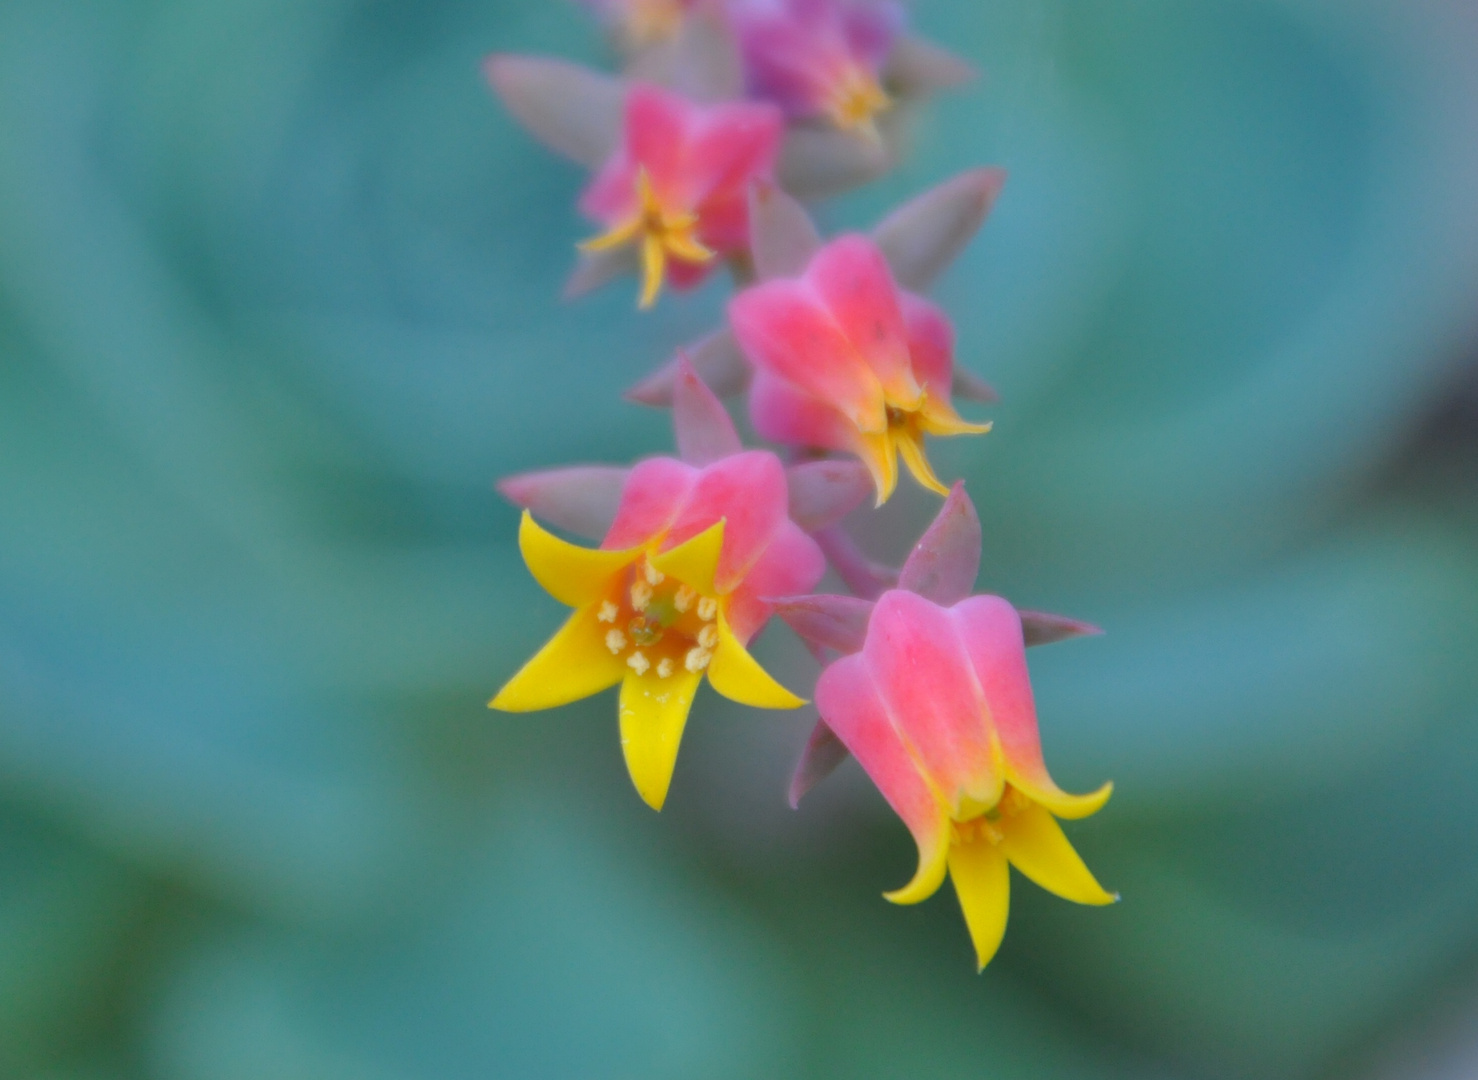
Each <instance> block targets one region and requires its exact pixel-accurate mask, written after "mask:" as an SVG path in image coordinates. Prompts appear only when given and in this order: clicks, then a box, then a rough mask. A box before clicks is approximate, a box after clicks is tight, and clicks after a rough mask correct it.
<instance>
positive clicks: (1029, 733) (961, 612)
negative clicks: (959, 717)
mask: <svg viewBox="0 0 1478 1080" xmlns="http://www.w3.org/2000/svg"><path fill="white" fill-rule="evenodd" d="M952 614H953V615H954V618H955V621H956V623H957V624H958V625H959V627H960V636H961V638H962V639H963V640H964V642H965V648H966V650H967V651H968V653H969V655H970V664H971V666H972V667H973V668H974V669H975V677H976V678H977V679H978V680H979V681H980V689H981V691H982V692H983V693H984V694H985V701H986V705H987V707H988V708H989V710H990V720H991V725H992V726H993V727H994V729H995V732H996V737H997V738H998V739H999V740H1000V743H1001V750H1002V753H1003V754H1004V756H1005V760H1006V765H1007V767H1008V768H1009V769H1011V770H1012V771H1013V772H1015V773H1016V774H1018V775H1020V776H1021V777H1022V779H1024V780H1027V781H1030V782H1032V783H1034V784H1037V785H1045V786H1048V787H1051V788H1052V789H1053V790H1055V789H1056V785H1055V784H1053V783H1052V778H1051V777H1050V776H1049V775H1048V774H1047V766H1046V764H1045V763H1044V762H1043V760H1042V738H1041V735H1040V733H1039V732H1038V730H1037V707H1036V704H1035V703H1034V701H1033V699H1032V684H1031V676H1030V674H1029V673H1028V672H1027V667H1026V643H1025V641H1024V639H1023V637H1022V632H1021V617H1020V616H1019V615H1018V614H1017V613H1016V609H1015V608H1014V607H1012V606H1011V604H1010V602H1008V601H1006V600H1003V599H1001V598H1000V597H999V596H972V597H970V599H968V600H965V601H963V602H962V603H960V604H957V605H956V606H955V607H954V609H953V612H952Z"/></svg>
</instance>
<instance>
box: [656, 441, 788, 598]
mask: <svg viewBox="0 0 1478 1080" xmlns="http://www.w3.org/2000/svg"><path fill="white" fill-rule="evenodd" d="M786 504H787V492H786V487H785V467H784V466H782V465H781V464H780V459H779V458H777V457H776V456H775V455H774V454H772V453H770V452H769V451H767V450H749V451H746V452H744V453H742V454H734V455H732V456H730V457H726V458H724V459H723V460H722V461H717V462H714V463H713V464H712V465H709V466H708V467H707V468H705V469H703V470H702V471H701V472H700V473H699V474H698V476H697V478H696V480H695V481H694V483H693V487H692V490H691V493H690V494H689V495H688V498H687V500H686V502H685V503H684V504H683V506H682V509H681V510H680V511H679V513H678V516H677V520H675V521H674V522H673V524H672V531H671V532H670V533H669V534H668V537H667V540H666V541H665V542H664V544H663V548H664V550H665V549H667V548H672V547H676V546H677V545H678V544H681V543H683V542H684V541H685V540H690V539H692V538H693V537H695V536H697V535H698V534H699V533H700V532H703V531H704V530H705V529H707V528H709V527H710V526H711V525H713V524H714V523H715V522H717V521H718V520H719V519H720V518H722V519H724V520H725V521H726V522H727V524H726V525H725V526H724V547H723V553H722V555H721V556H720V557H719V565H718V571H717V573H716V574H715V576H714V580H715V582H716V584H717V585H718V588H719V591H721V592H728V591H729V590H731V589H733V588H734V587H735V586H736V585H738V584H739V582H740V581H742V580H743V579H744V576H745V575H746V574H747V573H749V571H750V569H751V568H752V567H753V566H754V564H755V563H756V562H757V561H758V559H759V557H760V556H761V555H762V554H764V551H765V548H766V547H767V546H768V545H769V544H770V541H771V540H772V539H773V538H774V536H775V534H776V532H777V531H778V530H779V529H780V527H781V525H782V524H784V523H786V521H787V518H786Z"/></svg>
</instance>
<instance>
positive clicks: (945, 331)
mask: <svg viewBox="0 0 1478 1080" xmlns="http://www.w3.org/2000/svg"><path fill="white" fill-rule="evenodd" d="M903 322H904V326H905V328H906V333H907V335H908V352H909V356H910V357H912V359H913V374H914V378H915V379H917V380H918V382H919V385H920V386H927V387H928V388H929V396H930V397H931V398H933V399H934V400H935V401H944V402H948V401H949V400H950V395H951V393H952V391H953V389H954V366H955V359H954V357H955V328H954V326H953V325H952V324H951V323H950V321H949V316H947V315H946V314H945V313H944V311H943V309H942V308H940V307H939V305H937V304H932V303H930V302H929V301H928V300H925V299H924V298H923V297H922V296H915V295H914V294H913V293H904V294H903Z"/></svg>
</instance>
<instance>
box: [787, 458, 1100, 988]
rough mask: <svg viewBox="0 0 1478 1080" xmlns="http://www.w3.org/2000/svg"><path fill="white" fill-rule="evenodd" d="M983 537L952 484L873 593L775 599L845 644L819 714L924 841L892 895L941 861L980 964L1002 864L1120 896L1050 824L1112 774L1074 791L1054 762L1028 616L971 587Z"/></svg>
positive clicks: (916, 892)
mask: <svg viewBox="0 0 1478 1080" xmlns="http://www.w3.org/2000/svg"><path fill="white" fill-rule="evenodd" d="M979 539H980V526H979V521H978V519H977V518H976V517H975V511H974V507H973V506H971V505H970V501H969V499H968V498H967V497H966V496H965V493H964V489H963V488H962V487H959V486H957V487H956V488H955V489H954V491H953V492H952V494H951V497H950V499H949V501H948V502H946V504H945V506H944V508H943V509H942V510H941V511H940V515H939V517H938V519H936V521H935V524H934V525H933V526H932V527H931V528H930V530H929V532H928V533H927V534H926V535H925V537H924V539H923V540H922V541H921V542H920V544H919V546H918V548H916V549H915V551H914V553H913V555H911V556H910V558H909V560H908V562H907V563H905V565H904V567H903V570H902V571H901V574H900V578H899V588H897V589H893V590H890V591H888V592H885V593H883V595H882V596H881V597H880V598H879V599H878V600H877V601H876V602H875V603H874V602H870V601H866V600H861V599H858V598H854V597H810V598H804V599H800V600H797V601H795V602H794V603H793V604H783V605H782V606H781V613H782V615H783V616H784V617H785V618H786V619H787V621H789V622H791V624H792V625H793V626H796V627H797V629H799V630H801V631H802V633H804V634H806V635H807V636H808V637H810V638H811V639H812V640H813V641H820V642H822V643H824V644H825V645H826V646H827V647H831V648H839V649H841V650H844V651H846V652H847V655H845V656H843V657H842V658H841V659H839V660H837V661H836V662H835V663H833V664H831V665H830V666H828V667H827V668H826V670H825V671H823V672H822V674H821V678H820V680H819V681H818V683H817V686H816V704H817V707H818V709H819V710H820V713H821V717H822V723H823V724H824V725H825V731H826V732H827V733H828V736H829V737H831V738H834V739H835V740H836V741H837V742H839V743H840V745H841V746H842V747H844V748H845V749H846V750H847V751H850V752H851V753H852V754H853V755H854V756H855V757H856V758H857V760H858V762H859V763H860V764H861V765H862V767H863V769H864V770H865V771H866V772H867V774H868V776H869V777H870V778H871V779H872V780H873V782H874V783H875V784H877V786H878V789H879V790H880V791H881V792H882V794H883V796H884V798H885V799H887V801H888V803H889V805H890V806H892V807H893V809H894V810H895V811H896V812H897V813H898V815H899V816H900V817H901V818H902V819H903V821H904V823H905V824H906V825H907V826H908V828H909V831H910V832H912V833H913V836H914V839H915V841H916V842H917V844H918V849H919V864H918V870H917V872H916V873H915V875H914V877H913V880H912V881H910V882H909V883H908V884H907V885H905V886H904V887H903V888H901V889H898V890H896V891H894V892H891V893H887V894H885V895H886V896H887V898H888V899H889V900H892V901H893V902H895V903H900V904H908V903H916V902H918V901H920V900H923V899H925V898H926V897H928V896H930V895H932V894H933V893H934V892H935V891H936V890H937V889H938V888H939V886H940V884H941V883H942V882H943V881H944V878H945V876H946V874H948V876H949V877H950V878H951V879H952V880H953V882H954V886H955V891H956V893H957V894H958V896H959V900H960V905H961V907H962V909H963V910H964V914H965V921H966V924H967V925H968V927H969V930H970V935H971V938H972V940H973V941H974V944H975V951H976V958H977V961H978V963H979V966H980V967H981V968H984V967H985V965H986V963H987V962H988V961H989V960H990V958H991V957H992V956H993V955H994V954H995V951H996V949H997V947H998V946H999V945H1000V941H1001V936H1002V934H1003V933H1004V932H1005V927H1006V914H1007V910H1008V900H1009V875H1008V866H1013V865H1014V866H1015V867H1016V868H1017V869H1018V870H1020V871H1021V872H1022V873H1023V874H1025V875H1026V876H1027V877H1029V878H1031V879H1032V880H1033V881H1035V882H1036V883H1037V884H1038V885H1041V886H1042V887H1043V888H1045V889H1047V890H1049V891H1051V892H1053V893H1056V894H1057V895H1058V896H1061V897H1064V898H1065V899H1068V900H1073V901H1076V902H1078V903H1083V904H1107V903H1111V902H1113V900H1114V899H1115V897H1113V896H1112V895H1110V894H1109V893H1107V892H1105V891H1104V889H1103V888H1102V887H1101V886H1100V885H1099V884H1098V882H1097V881H1096V880H1095V879H1094V877H1093V875H1092V874H1091V873H1090V872H1089V871H1088V869H1087V867H1086V866H1084V864H1083V861H1082V859H1080V858H1079V857H1078V855H1077V853H1076V852H1075V851H1074V850H1073V848H1072V845H1071V844H1070V843H1069V842H1068V840H1067V838H1066V836H1064V834H1063V832H1062V828H1061V827H1060V826H1059V825H1058V824H1057V818H1081V817H1086V816H1088V815H1089V814H1092V813H1094V812H1096V811H1097V810H1098V809H1099V808H1100V807H1102V806H1103V804H1104V803H1105V802H1106V801H1107V799H1108V797H1109V794H1110V792H1111V791H1112V785H1111V784H1105V785H1104V786H1103V787H1102V788H1100V789H1099V790H1098V791H1096V792H1094V793H1093V794H1090V795H1069V794H1067V793H1066V792H1064V791H1062V790H1061V789H1060V788H1058V786H1057V785H1056V783H1054V782H1053V780H1052V778H1051V776H1050V775H1049V774H1048V772H1047V768H1046V765H1045V763H1044V761H1043V758H1042V748H1041V740H1040V736H1039V734H1038V729H1037V717H1036V709H1035V705H1034V704H1033V700H1032V689H1031V682H1030V679H1029V676H1028V673H1027V666H1026V652H1025V649H1026V638H1025V633H1024V631H1023V620H1022V617H1021V615H1020V614H1019V613H1018V612H1017V610H1016V609H1015V608H1014V607H1013V606H1012V605H1011V604H1010V603H1009V602H1007V601H1006V600H1003V599H1001V598H1000V597H998V596H970V595H968V593H969V591H970V588H971V587H972V585H973V582H974V578H975V571H976V568H977V566H978V562H979V551H980V547H979ZM1064 622H1066V620H1064ZM818 730H821V729H818ZM824 741H825V740H824V738H823V739H818V738H817V737H814V736H813V739H812V744H813V747H812V749H811V750H810V751H809V753H810V754H818V753H819V754H820V755H821V756H823V757H827V758H828V759H832V758H835V757H836V753H835V751H834V750H830V749H827V748H826V747H825V745H824ZM818 743H819V744H822V745H820V746H819V747H818V745H817V744H818ZM804 766H805V763H804V762H803V767H804Z"/></svg>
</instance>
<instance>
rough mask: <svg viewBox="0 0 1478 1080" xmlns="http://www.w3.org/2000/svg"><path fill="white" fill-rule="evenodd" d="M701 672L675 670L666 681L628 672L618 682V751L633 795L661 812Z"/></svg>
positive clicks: (701, 676)
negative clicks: (619, 750) (636, 793)
mask: <svg viewBox="0 0 1478 1080" xmlns="http://www.w3.org/2000/svg"><path fill="white" fill-rule="evenodd" d="M702 681H703V675H702V673H701V672H697V673H695V672H691V671H684V670H679V671H677V672H675V673H674V674H672V675H671V676H669V677H668V678H665V679H659V678H658V677H657V676H656V675H653V674H647V675H644V676H643V675H637V674H635V673H634V672H630V671H628V672H627V673H626V677H625V678H624V679H623V680H622V682H621V702H620V717H621V751H622V753H623V755H624V756H625V758H626V771H627V772H628V773H630V774H631V782H632V783H633V784H634V785H636V790H637V792H638V793H639V794H640V795H641V797H642V799H643V800H644V801H645V802H646V804H647V805H648V806H650V807H651V808H652V809H653V810H661V809H662V804H663V803H665V802H666V801H667V789H668V787H669V786H670V785H671V783H672V770H673V767H674V766H675V765H676V763H677V751H678V747H679V746H680V745H681V743H682V738H683V728H684V727H685V726H687V722H688V713H689V711H690V710H691V709H692V707H693V695H694V694H696V693H697V692H698V684H699V683H700V682H702Z"/></svg>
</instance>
